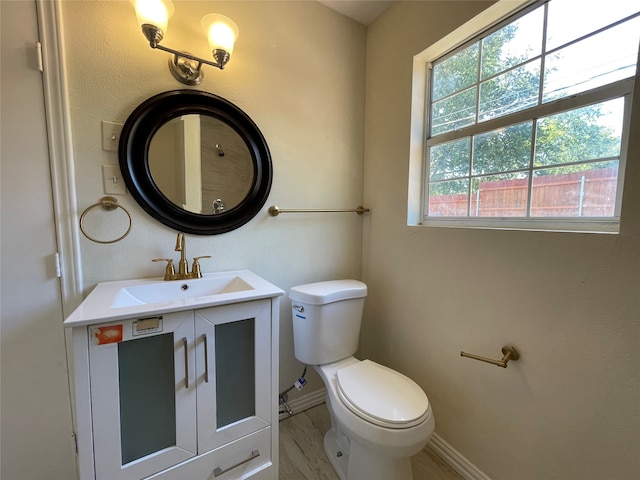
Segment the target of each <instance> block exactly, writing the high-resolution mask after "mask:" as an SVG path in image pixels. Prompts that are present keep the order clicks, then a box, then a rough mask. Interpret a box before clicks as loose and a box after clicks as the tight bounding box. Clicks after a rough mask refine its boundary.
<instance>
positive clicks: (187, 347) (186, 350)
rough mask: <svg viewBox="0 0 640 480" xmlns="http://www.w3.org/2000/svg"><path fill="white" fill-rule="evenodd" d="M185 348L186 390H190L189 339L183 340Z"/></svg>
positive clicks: (184, 338)
mask: <svg viewBox="0 0 640 480" xmlns="http://www.w3.org/2000/svg"><path fill="white" fill-rule="evenodd" d="M182 345H183V346H184V388H189V344H188V342H187V337H183V338H182Z"/></svg>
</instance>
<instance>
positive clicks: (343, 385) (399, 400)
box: [336, 360, 429, 428]
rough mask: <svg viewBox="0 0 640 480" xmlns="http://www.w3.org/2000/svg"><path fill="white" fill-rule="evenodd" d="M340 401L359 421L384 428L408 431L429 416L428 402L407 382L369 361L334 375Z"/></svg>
mask: <svg viewBox="0 0 640 480" xmlns="http://www.w3.org/2000/svg"><path fill="white" fill-rule="evenodd" d="M336 377H337V384H338V394H339V396H340V399H341V400H342V401H343V402H344V404H345V405H346V406H347V408H349V410H351V411H352V412H353V413H355V414H356V415H358V416H359V417H360V418H363V419H364V420H367V421H368V422H371V423H373V424H375V425H379V426H381V427H385V428H409V427H413V426H415V425H418V424H420V423H422V422H423V421H424V420H425V419H426V418H427V417H428V416H429V399H428V398H427V396H426V394H425V393H424V392H423V391H422V389H421V388H420V387H419V386H418V384H417V383H415V382H414V381H413V380H411V379H410V378H408V377H406V376H404V375H402V374H401V373H399V372H396V371H395V370H392V369H390V368H387V367H385V366H383V365H380V364H378V363H375V362H372V361H371V360H363V361H361V362H358V363H355V364H352V365H349V366H347V367H344V368H341V369H339V370H338V371H337V372H336Z"/></svg>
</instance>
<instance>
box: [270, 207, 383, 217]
mask: <svg viewBox="0 0 640 480" xmlns="http://www.w3.org/2000/svg"><path fill="white" fill-rule="evenodd" d="M369 211H370V210H369V209H368V208H364V207H363V206H362V205H358V206H357V207H356V208H343V209H336V210H316V209H311V210H301V209H284V208H280V207H278V206H277V205H272V206H271V207H269V215H271V216H272V217H277V216H278V215H280V214H281V213H325V212H355V213H357V214H358V215H362V214H363V213H367V212H369Z"/></svg>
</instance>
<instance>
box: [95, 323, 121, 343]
mask: <svg viewBox="0 0 640 480" xmlns="http://www.w3.org/2000/svg"><path fill="white" fill-rule="evenodd" d="M93 336H94V338H95V339H96V340H97V342H98V343H97V344H98V345H106V344H108V343H118V342H121V341H122V325H110V326H108V327H95V328H94V329H93Z"/></svg>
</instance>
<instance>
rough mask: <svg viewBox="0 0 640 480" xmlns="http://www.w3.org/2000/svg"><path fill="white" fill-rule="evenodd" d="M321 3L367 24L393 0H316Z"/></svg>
mask: <svg viewBox="0 0 640 480" xmlns="http://www.w3.org/2000/svg"><path fill="white" fill-rule="evenodd" d="M318 1H319V2H320V3H322V4H323V5H326V6H327V7H329V8H331V9H332V10H335V11H336V12H339V13H341V14H343V15H345V16H347V17H349V18H352V19H353V20H355V21H356V22H359V23H361V24H363V25H365V26H366V25H369V24H370V23H372V22H373V21H374V20H375V19H376V18H378V17H379V16H380V15H381V14H382V13H384V12H385V11H386V10H387V9H388V8H389V7H390V6H391V4H392V3H393V2H394V0H318Z"/></svg>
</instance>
